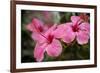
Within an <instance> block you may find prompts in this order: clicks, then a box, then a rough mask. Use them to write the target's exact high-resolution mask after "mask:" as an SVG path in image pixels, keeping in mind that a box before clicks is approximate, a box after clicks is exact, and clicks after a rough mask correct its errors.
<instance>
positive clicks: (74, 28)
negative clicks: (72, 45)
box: [72, 24, 79, 32]
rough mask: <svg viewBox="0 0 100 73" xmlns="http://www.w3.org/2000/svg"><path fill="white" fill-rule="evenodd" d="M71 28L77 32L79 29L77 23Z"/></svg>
mask: <svg viewBox="0 0 100 73" xmlns="http://www.w3.org/2000/svg"><path fill="white" fill-rule="evenodd" d="M72 29H73V31H74V32H78V30H79V28H78V24H75V25H74V26H72Z"/></svg>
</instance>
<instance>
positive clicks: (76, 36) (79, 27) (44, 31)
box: [26, 16, 90, 61]
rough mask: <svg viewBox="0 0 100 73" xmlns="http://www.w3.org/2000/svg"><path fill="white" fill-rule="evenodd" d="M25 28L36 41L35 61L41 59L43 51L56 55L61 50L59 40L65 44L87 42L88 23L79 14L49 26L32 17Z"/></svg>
mask: <svg viewBox="0 0 100 73" xmlns="http://www.w3.org/2000/svg"><path fill="white" fill-rule="evenodd" d="M26 28H27V29H28V30H29V31H31V32H32V39H33V40H34V41H36V46H35V48H34V52H33V53H34V58H35V59H36V61H42V60H43V59H44V53H47V54H48V55H49V56H51V57H58V56H59V55H60V54H61V52H62V44H61V42H60V40H62V41H63V42H65V43H66V44H68V43H72V42H73V41H74V40H76V41H77V43H78V44H80V45H83V44H87V43H88V40H89V34H90V24H89V23H88V22H85V21H84V20H83V19H81V18H80V17H79V16H71V22H66V23H64V24H60V25H57V24H54V25H53V26H51V27H48V26H47V25H45V24H44V23H43V22H42V21H40V20H39V19H36V18H34V19H33V20H32V22H31V23H30V24H28V25H27V26H26Z"/></svg>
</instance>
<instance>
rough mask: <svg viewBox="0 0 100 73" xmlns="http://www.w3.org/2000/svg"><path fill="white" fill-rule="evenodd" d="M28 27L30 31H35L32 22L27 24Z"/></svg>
mask: <svg viewBox="0 0 100 73" xmlns="http://www.w3.org/2000/svg"><path fill="white" fill-rule="evenodd" d="M26 29H27V30H29V31H34V27H32V23H29V24H27V25H26Z"/></svg>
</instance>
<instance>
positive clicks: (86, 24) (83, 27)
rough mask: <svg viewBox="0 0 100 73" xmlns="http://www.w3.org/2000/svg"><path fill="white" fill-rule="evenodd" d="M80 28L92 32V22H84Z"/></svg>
mask: <svg viewBox="0 0 100 73" xmlns="http://www.w3.org/2000/svg"><path fill="white" fill-rule="evenodd" d="M79 29H80V30H82V31H87V32H88V33H90V24H89V23H88V22H84V23H82V24H80V25H79Z"/></svg>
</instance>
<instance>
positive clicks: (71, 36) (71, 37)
mask: <svg viewBox="0 0 100 73" xmlns="http://www.w3.org/2000/svg"><path fill="white" fill-rule="evenodd" d="M66 29H67V30H66V31H64V32H66V34H64V36H63V37H62V40H63V41H64V42H65V43H71V42H72V41H73V40H74V39H75V36H76V35H75V32H73V30H72V27H69V26H68V27H67V28H66Z"/></svg>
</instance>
